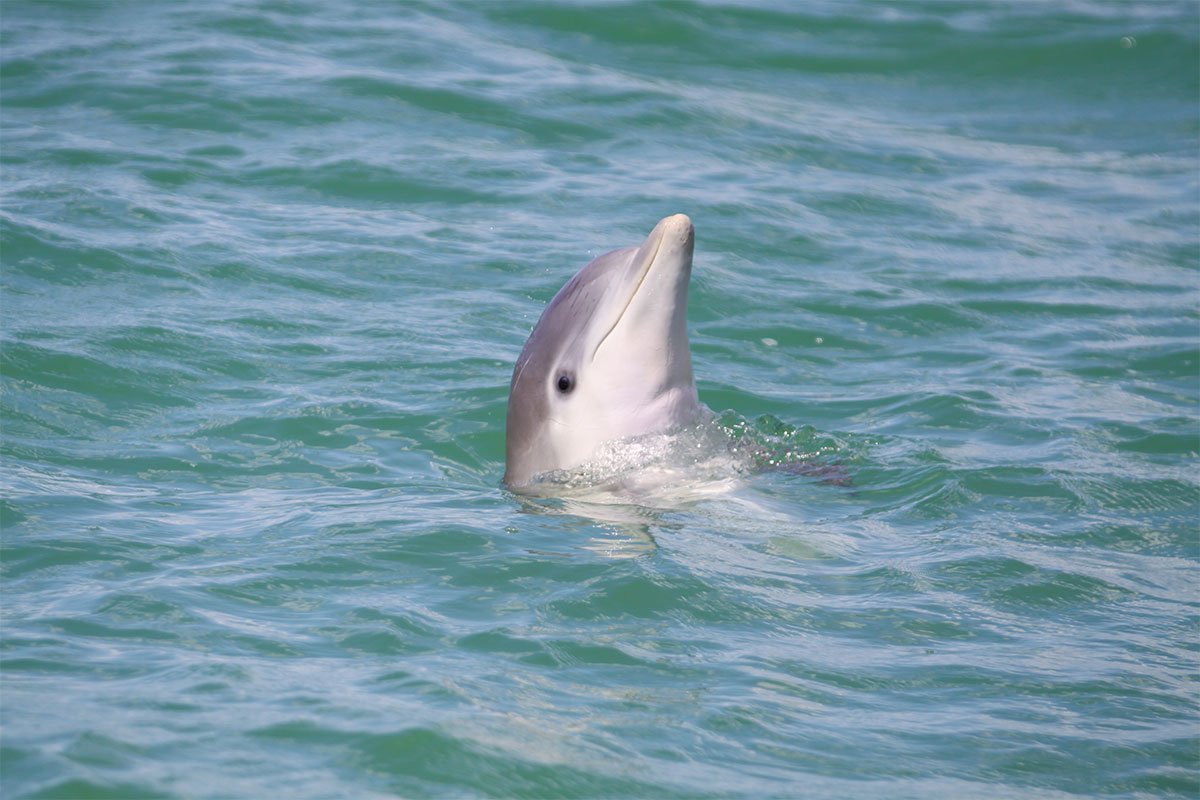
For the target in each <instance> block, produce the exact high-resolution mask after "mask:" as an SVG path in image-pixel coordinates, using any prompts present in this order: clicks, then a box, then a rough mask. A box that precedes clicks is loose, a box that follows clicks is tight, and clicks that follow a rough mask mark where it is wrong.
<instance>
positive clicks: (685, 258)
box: [592, 214, 696, 360]
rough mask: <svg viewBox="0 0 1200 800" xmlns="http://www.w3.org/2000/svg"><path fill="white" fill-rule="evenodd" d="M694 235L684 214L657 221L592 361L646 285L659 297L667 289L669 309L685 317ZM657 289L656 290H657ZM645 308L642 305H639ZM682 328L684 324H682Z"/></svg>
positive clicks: (639, 250)
mask: <svg viewBox="0 0 1200 800" xmlns="http://www.w3.org/2000/svg"><path fill="white" fill-rule="evenodd" d="M695 240H696V231H695V228H694V227H693V226H692V220H691V218H690V217H689V216H688V215H687V214H675V215H673V216H670V217H666V218H664V219H662V220H660V221H659V223H658V224H657V225H655V226H654V230H652V231H650V235H649V236H647V237H646V241H644V242H643V243H642V246H641V247H639V248H638V251H637V253H636V254H635V255H634V257H633V260H632V261H631V262H630V268H631V272H630V274H629V276H628V278H627V279H626V285H627V286H629V287H630V288H629V292H628V294H627V295H626V296H625V298H624V301H623V302H622V303H621V306H620V309H619V311H617V313H616V314H615V316H614V317H613V319H612V323H611V324H610V325H609V327H608V330H607V331H605V333H604V336H602V337H600V340H599V341H598V342H597V343H596V346H595V347H594V348H593V349H592V359H593V360H595V358H596V354H597V353H598V352H600V348H601V347H603V345H604V342H605V340H607V339H608V337H609V335H611V334H612V332H613V331H614V330H616V329H617V326H618V325H620V324H621V320H622V319H624V318H625V316H626V314H627V312H628V311H629V308H630V306H631V305H633V303H634V301H635V300H636V299H637V297H638V294H639V292H642V290H643V287H645V286H646V284H647V283H649V284H650V285H651V289H650V291H651V293H652V294H657V295H658V296H662V295H661V294H660V293H661V291H662V290H663V289H664V288H665V287H670V289H669V291H668V295H669V296H670V297H672V299H673V301H674V302H673V303H672V304H671V305H673V306H677V307H679V308H680V309H681V310H682V312H683V314H684V315H686V309H687V284H688V279H689V278H690V277H691V273H692V251H693V249H694V248H695ZM656 285H657V286H656ZM641 305H643V306H644V304H641ZM681 324H684V323H682V322H681Z"/></svg>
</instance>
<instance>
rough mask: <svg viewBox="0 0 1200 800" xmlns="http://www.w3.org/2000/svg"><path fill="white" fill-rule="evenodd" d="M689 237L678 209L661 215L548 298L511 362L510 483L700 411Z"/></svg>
mask: <svg viewBox="0 0 1200 800" xmlns="http://www.w3.org/2000/svg"><path fill="white" fill-rule="evenodd" d="M694 241H695V233H694V230H693V228H692V221H691V220H690V219H688V217H687V216H685V215H683V214H676V215H675V216H671V217H667V218H666V219H664V220H662V221H661V222H659V223H658V225H656V226H655V227H654V230H653V231H651V232H650V235H649V236H647V237H646V240H645V241H644V242H643V243H642V244H641V245H640V246H638V247H627V248H624V249H622V250H614V251H613V252H611V253H607V254H605V255H602V256H600V257H599V258H597V259H595V260H594V261H592V262H591V263H590V264H588V265H587V266H585V267H584V268H583V269H582V270H580V272H579V273H578V274H577V275H576V276H575V277H574V278H572V279H571V280H570V281H569V282H568V283H567V284H566V286H564V287H563V288H562V289H561V290H559V292H558V294H557V295H555V296H554V299H553V300H551V301H550V304H549V305H548V306H546V310H545V311H544V312H543V313H542V316H541V319H539V320H538V323H537V325H536V326H535V327H534V329H533V333H531V334H530V336H529V340H528V341H527V342H526V343H525V348H524V350H522V351H521V355H520V357H519V358H518V359H517V363H516V366H515V367H514V369H513V376H512V384H511V387H510V389H509V396H508V424H507V435H506V450H507V466H506V470H505V473H504V482H505V483H506V484H508V486H510V487H512V488H519V487H522V486H526V485H528V484H530V483H531V482H535V481H536V479H537V477H538V476H539V475H542V474H544V473H547V472H553V471H555V470H566V469H571V468H573V467H577V466H579V465H581V464H583V463H585V462H586V461H587V460H588V459H589V458H590V457H591V456H593V455H594V454H595V453H596V451H597V450H598V449H599V448H600V447H601V445H604V444H605V443H607V442H611V441H614V440H618V439H623V438H626V437H630V436H638V435H641V434H646V433H655V432H658V431H662V430H665V429H667V428H671V427H673V426H676V425H681V424H688V423H690V422H692V421H693V420H695V419H696V418H697V416H699V414H700V408H701V406H700V402H699V399H698V397H697V395H696V384H695V380H694V378H693V376H692V355H691V349H690V347H689V345H688V336H687V300H688V281H689V279H690V278H691V274H692V251H693V247H694Z"/></svg>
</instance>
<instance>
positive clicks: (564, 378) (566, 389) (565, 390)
mask: <svg viewBox="0 0 1200 800" xmlns="http://www.w3.org/2000/svg"><path fill="white" fill-rule="evenodd" d="M555 385H557V386H558V393H559V394H570V393H571V390H572V389H574V388H575V378H574V377H572V376H571V375H568V374H567V373H565V372H564V373H563V374H562V375H559V376H558V381H557V383H556V384H555Z"/></svg>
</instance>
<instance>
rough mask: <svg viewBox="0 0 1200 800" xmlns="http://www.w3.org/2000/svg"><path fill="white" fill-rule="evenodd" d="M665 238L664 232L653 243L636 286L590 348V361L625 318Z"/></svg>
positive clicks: (656, 258) (652, 266) (593, 359)
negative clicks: (598, 339) (651, 250)
mask: <svg viewBox="0 0 1200 800" xmlns="http://www.w3.org/2000/svg"><path fill="white" fill-rule="evenodd" d="M664 238H666V233H665V232H663V233H662V234H660V235H659V237H658V241H657V242H655V243H654V254H653V255H652V256H650V258H648V259H647V260H646V266H644V267H643V268H642V274H641V275H639V276H638V280H637V286H634V287H633V291H632V292H630V293H629V297H627V298H625V305H623V306H621V311H620V313H619V314H617V318H616V319H615V320H613V324H612V325H609V326H608V330H607V331H605V332H604V336H602V337H600V341H599V342H598V343H597V344H596V346H595V347H594V348H593V349H592V358H591V360H592V361H595V360H596V353H599V352H600V348H601V347H603V346H604V343H605V342H606V341H607V340H608V337H609V336H610V335H611V334H612V332H613V331H615V330H616V329H617V326H618V325H620V324H621V320H622V319H624V318H625V312H626V311H628V310H629V304H630V303H632V302H633V298H635V297H637V293H638V292H640V291H641V289H642V284H643V283H645V282H646V276H647V275H649V274H650V270H652V269H654V262H655V261H657V260H658V251H659V250H662V243H663V239H664Z"/></svg>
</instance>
